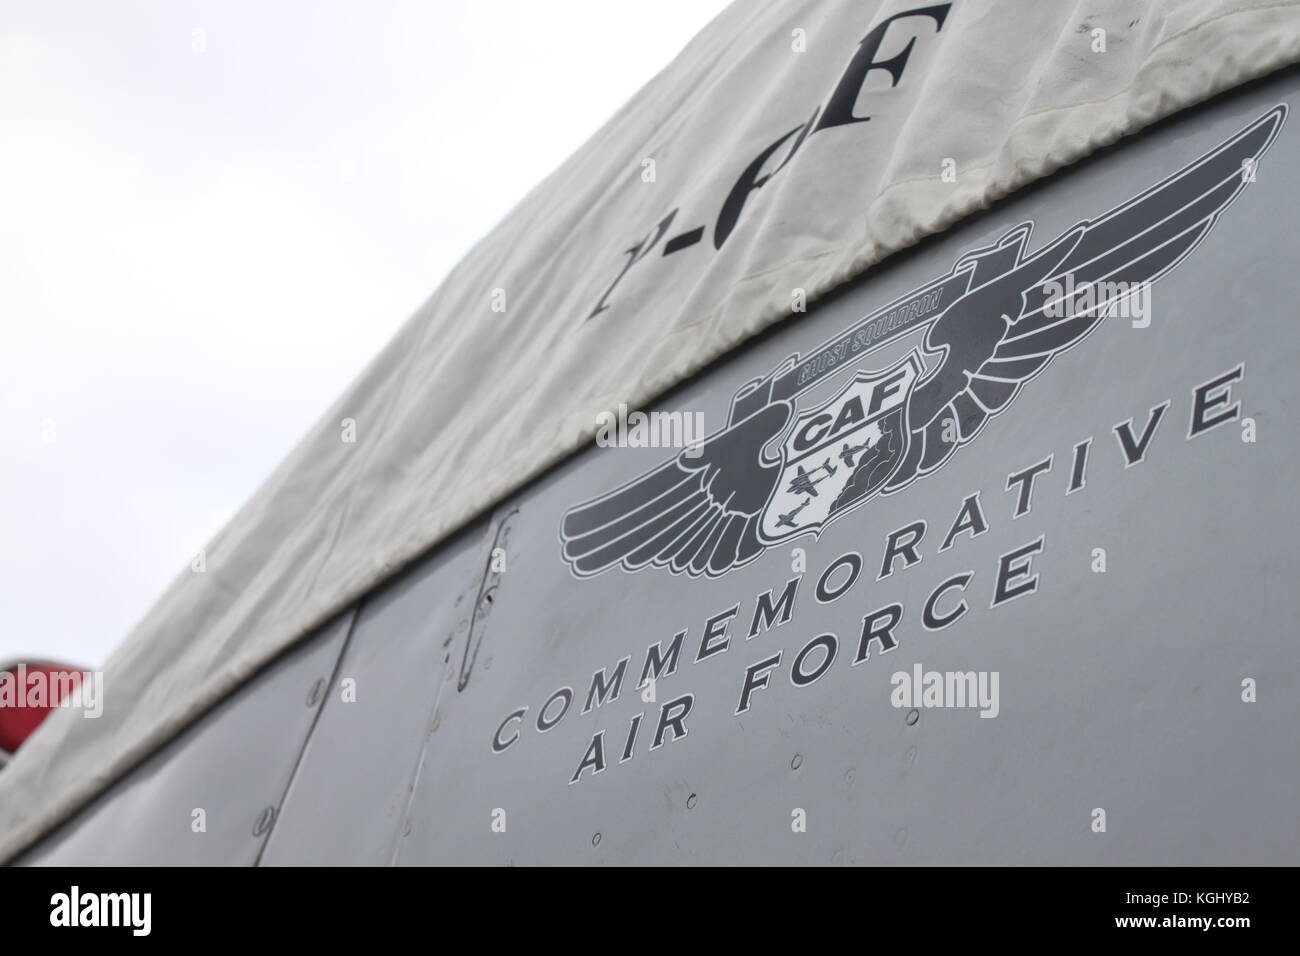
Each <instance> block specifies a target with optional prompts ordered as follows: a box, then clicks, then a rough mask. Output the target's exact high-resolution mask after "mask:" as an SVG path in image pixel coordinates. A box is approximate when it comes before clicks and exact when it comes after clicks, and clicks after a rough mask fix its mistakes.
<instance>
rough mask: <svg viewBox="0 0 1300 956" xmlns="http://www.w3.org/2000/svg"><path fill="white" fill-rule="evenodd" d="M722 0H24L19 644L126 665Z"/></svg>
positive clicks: (3, 104)
mask: <svg viewBox="0 0 1300 956" xmlns="http://www.w3.org/2000/svg"><path fill="white" fill-rule="evenodd" d="M725 5H726V4H725V3H724V2H721V0H657V2H656V3H655V4H653V5H646V4H643V3H640V2H637V0H552V2H545V3H543V2H537V0H531V2H530V0H461V2H451V0H423V2H414V0H329V2H322V0H311V2H306V0H303V2H288V0H255V2H254V0H220V2H217V0H213V2H195V0H152V2H135V0H113V2H111V3H107V2H102V0H80V2H75V3H72V2H62V0H40V2H30V0H29V2H21V3H18V2H12V0H0V329H2V330H3V337H2V338H0V661H3V660H6V659H11V658H16V657H33V656H35V657H53V658H57V659H63V660H68V661H70V662H73V663H80V664H90V665H97V664H100V663H102V661H103V660H104V658H105V657H106V656H107V654H108V652H109V651H110V650H111V649H112V647H113V646H114V645H115V644H116V643H117V642H118V641H120V640H121V639H122V638H123V637H124V636H125V635H126V633H127V632H128V631H129V630H130V628H131V627H132V626H133V625H134V624H135V623H136V621H138V620H139V619H140V617H141V616H142V615H143V614H144V613H145V611H147V610H148V608H149V606H150V605H151V604H152V603H153V601H154V599H155V598H157V597H158V595H159V594H160V593H161V592H162V590H163V588H164V587H165V586H166V585H167V584H168V583H169V582H170V580H171V579H172V578H173V577H174V576H175V575H176V574H177V573H178V572H179V571H180V570H181V569H182V568H183V567H184V566H185V565H186V564H188V563H189V561H190V560H191V558H192V556H193V555H194V554H195V552H196V551H197V550H198V549H199V548H201V547H202V546H203V545H204V543H205V542H206V541H207V540H208V539H209V538H210V537H211V536H212V535H213V534H214V533H215V532H216V531H217V529H218V528H220V527H221V525H222V524H224V523H225V521H226V519H227V518H229V517H230V516H231V515H232V514H233V513H234V511H235V510H236V509H237V508H238V507H239V506H240V505H241V504H242V503H243V501H244V500H245V499H246V498H247V497H248V496H249V495H250V494H251V493H252V492H253V490H254V489H255V488H256V487H257V485H258V484H259V483H260V482H261V481H262V479H263V478H265V477H266V475H267V474H268V473H269V472H270V471H271V469H272V468H273V467H274V466H275V465H276V464H277V463H278V462H279V460H280V459H281V458H282V457H283V456H284V455H285V454H286V453H287V452H288V451H289V449H290V448H291V447H292V445H293V444H294V442H295V441H296V440H297V439H298V438H299V437H300V436H301V435H302V434H303V433H304V432H305V431H306V430H307V428H308V427H309V426H310V425H311V424H312V423H313V422H314V420H315V419H316V418H317V417H319V415H320V414H321V413H323V412H324V410H325V409H326V407H327V406H328V405H329V404H330V402H331V401H332V400H333V399H334V398H335V397H336V396H337V395H338V394H339V393H340V392H341V391H342V390H343V388H344V387H345V386H346V385H347V383H348V382H349V381H350V380H351V379H352V378H353V376H354V375H356V374H357V373H358V372H360V370H361V369H362V367H363V366H364V365H365V364H366V361H367V360H368V359H369V358H370V357H371V356H372V355H373V354H374V353H375V352H377V351H378V350H379V348H380V347H381V346H382V345H383V344H384V342H385V341H386V340H387V339H388V338H389V337H390V336H391V334H392V333H393V332H394V331H395V330H396V329H397V327H398V325H399V324H400V323H401V322H402V320H404V319H405V318H406V317H407V315H408V314H409V313H410V312H411V311H412V310H414V308H415V307H416V306H417V305H418V304H419V303H420V302H421V301H422V300H423V299H424V298H425V297H426V296H427V295H428V294H429V293H430V292H432V291H433V289H434V287H435V286H436V285H437V284H438V282H439V281H440V280H441V279H442V278H443V276H444V275H446V273H447V272H448V271H449V270H450V269H451V267H452V266H453V265H455V263H456V262H457V261H458V260H459V259H460V257H461V256H462V255H463V254H464V253H465V252H466V251H467V250H468V249H469V247H470V246H471V245H472V244H473V243H474V241H475V240H477V239H478V238H479V237H480V236H481V235H482V234H483V233H485V232H486V231H487V230H489V229H490V228H491V227H492V225H493V224H495V223H496V222H497V220H499V219H500V218H501V217H502V216H503V215H504V214H505V213H506V212H507V211H508V210H509V209H510V207H511V206H513V205H514V203H515V202H516V201H517V200H519V199H520V198H522V196H523V195H524V193H525V192H527V190H528V189H529V188H530V187H532V186H533V185H534V184H535V183H536V182H537V181H538V180H540V179H541V178H542V177H543V176H545V175H546V174H547V173H548V172H550V171H551V170H552V169H553V168H555V167H556V166H558V165H559V164H560V163H562V162H563V160H564V159H565V157H566V156H567V155H568V154H569V153H571V152H572V151H573V150H574V149H576V148H577V147H578V145H579V144H580V143H581V142H582V141H583V140H584V139H586V137H587V136H588V135H590V134H591V133H592V132H594V131H595V129H596V128H597V127H598V126H599V125H600V124H601V123H602V122H603V121H604V120H605V119H606V118H607V117H608V116H609V115H610V114H612V113H613V112H614V110H615V109H617V108H618V106H620V105H621V104H622V103H623V101H625V100H626V99H627V98H628V97H630V96H631V95H632V94H633V93H634V92H635V91H636V90H637V89H638V88H639V87H640V86H641V85H642V84H643V83H644V82H645V81H647V80H648V79H650V77H651V76H653V75H654V73H656V72H657V71H658V70H659V69H661V68H662V67H663V66H665V65H666V64H667V63H668V62H669V60H671V59H672V57H673V56H674V55H675V54H676V53H677V52H678V50H680V49H681V48H682V47H683V46H684V45H685V44H686V42H687V41H688V40H689V39H690V38H691V37H692V36H693V35H694V34H695V33H696V32H698V31H699V29H700V28H701V27H703V26H704V24H705V23H707V22H708V21H709V20H710V19H711V18H712V17H713V16H714V15H715V14H716V13H717V12H718V11H719V10H721V9H722V8H723V7H724V6H725Z"/></svg>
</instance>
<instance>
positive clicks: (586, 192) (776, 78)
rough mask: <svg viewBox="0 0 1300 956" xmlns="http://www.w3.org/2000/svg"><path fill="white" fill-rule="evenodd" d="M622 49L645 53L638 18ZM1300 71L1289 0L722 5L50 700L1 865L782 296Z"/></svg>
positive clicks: (2, 843)
mask: <svg viewBox="0 0 1300 956" xmlns="http://www.w3.org/2000/svg"><path fill="white" fill-rule="evenodd" d="M638 15H645V14H644V12H642V13H641V14H638ZM1097 31H1104V35H1103V34H1101V33H1098V32H1097ZM864 38H865V39H864ZM1102 41H1104V51H1103V50H1102V49H1100V46H1101V43H1102ZM609 42H616V43H635V42H636V37H635V23H634V19H631V18H630V19H629V33H628V35H627V36H624V37H617V38H615V37H611V38H610V41H609ZM1297 59H1300V0H1088V2H1087V3H1082V2H1073V0H996V2H994V0H952V2H942V0H933V2H926V0H856V2H852V3H847V2H830V0H800V2H791V0H780V2H777V0H763V2H751V0H740V2H737V3H735V4H733V5H732V6H731V7H730V8H728V9H727V10H726V11H725V12H724V13H722V14H721V15H720V16H719V17H718V18H717V19H715V20H714V21H713V22H712V23H710V24H709V26H708V27H707V28H706V29H705V30H704V31H703V32H702V33H701V34H700V35H699V36H698V37H696V38H695V39H694V40H693V41H692V42H691V43H690V44H689V45H688V46H687V47H686V49H685V50H683V51H682V52H681V54H680V55H679V56H678V57H677V58H676V59H675V60H674V61H673V62H672V63H671V64H670V65H669V66H668V67H667V68H666V69H665V70H664V71H663V72H661V73H660V74H659V75H658V76H656V77H654V78H653V79H652V80H651V81H650V82H649V83H648V84H647V85H646V86H645V87H644V88H643V89H642V90H641V91H640V92H639V93H638V94H637V95H636V96H635V97H633V98H632V100H631V102H629V103H628V104H627V105H626V106H624V107H623V108H622V109H621V110H620V111H619V112H618V113H617V114H616V115H615V116H613V117H612V118H611V119H610V120H609V121H608V122H607V123H605V125H604V126H603V127H601V128H600V130H599V131H597V132H596V133H595V135H593V136H592V137H591V139H590V140H588V141H587V142H586V143H585V144H584V145H583V146H582V147H581V148H580V149H579V150H578V151H577V152H576V153H574V154H573V156H572V157H570V158H569V160H568V161H567V162H566V163H564V165H563V166H562V167H561V168H560V169H558V170H556V171H555V172H554V173H552V174H551V175H550V176H549V177H547V178H546V179H545V180H544V181H543V182H542V183H541V184H540V185H539V186H537V187H536V188H535V189H533V191H532V192H531V193H529V195H528V196H527V197H526V198H524V200H523V201H522V202H520V203H519V205H518V206H517V207H516V208H515V209H514V210H513V212H512V213H511V214H510V215H509V216H507V217H506V218H505V220H504V221H502V222H501V224H500V225H499V226H497V228H496V229H495V230H493V231H492V233H491V234H489V235H488V236H487V237H486V238H484V239H483V240H482V241H480V242H479V243H478V244H477V245H476V246H475V247H474V248H473V249H472V250H471V251H470V253H469V254H468V255H467V256H466V257H465V259H464V260H463V261H462V262H461V263H460V264H459V265H458V266H457V267H456V269H455V270H453V272H452V273H451V275H450V276H449V277H448V278H447V280H446V281H445V282H444V283H443V284H442V285H441V287H440V288H438V290H437V291H436V292H435V293H434V294H433V295H432V296H431V297H430V298H429V300H428V301H427V302H426V303H425V304H424V305H423V306H422V307H421V308H420V309H419V310H418V311H417V312H416V314H415V315H413V316H412V317H411V318H410V319H409V321H407V322H406V324H405V325H404V326H403V328H402V329H401V331H400V332H399V333H398V335H397V336H396V338H395V339H394V340H393V341H392V342H391V343H390V344H389V345H388V347H387V348H385V349H384V350H383V352H381V353H380V354H379V355H378V356H377V357H376V358H375V359H374V361H373V362H371V364H370V365H369V367H368V368H366V370H365V371H364V372H363V373H362V374H361V376H360V377H359V378H358V379H357V380H356V381H355V382H354V383H353V384H352V386H351V387H350V388H349V389H348V390H347V392H346V393H345V394H344V395H343V396H342V397H341V398H340V399H339V400H338V401H337V402H336V403H335V404H334V405H333V406H332V407H331V408H330V409H329V411H328V412H327V413H326V414H325V415H324V416H323V417H322V419H321V420H320V421H319V423H318V424H317V425H316V426H315V427H314V428H313V429H312V430H311V431H310V432H309V433H308V434H307V435H306V437H304V438H303V439H302V441H301V442H300V443H299V444H298V446H297V447H296V448H294V450H293V451H292V452H291V453H290V454H289V456H288V457H287V458H286V459H285V461H284V462H283V463H282V464H281V465H280V466H279V468H278V469H277V470H276V471H275V473H274V474H273V475H272V476H271V477H270V478H269V479H268V480H267V481H266V483H265V484H264V485H263V486H262V487H261V488H260V489H259V490H258V491H257V493H256V494H255V495H254V496H253V498H252V499H251V500H250V501H249V502H248V503H247V504H246V505H245V506H244V507H243V509H242V510H241V511H240V512H239V513H238V514H237V515H236V516H235V517H234V518H233V519H232V520H231V521H230V523H229V524H228V525H227V526H226V527H225V528H224V529H223V530H222V531H221V533H220V534H218V535H217V537H216V538H215V539H214V540H213V541H211V542H210V543H209V544H208V546H207V548H206V555H207V569H206V573H203V574H193V573H190V572H189V570H188V569H187V570H185V571H183V572H182V573H181V574H180V576H179V577H178V578H177V579H176V580H175V582H173V584H172V585H171V587H170V588H168V590H167V591H166V593H165V594H163V596H162V597H161V598H160V599H159V601H158V602H157V604H156V605H155V606H154V607H153V608H152V610H150V612H149V613H148V614H147V615H146V616H145V618H144V619H143V620H142V621H141V622H140V623H139V625H138V626H137V627H136V628H135V629H134V631H133V632H132V633H131V634H130V635H129V636H128V637H127V638H126V640H125V641H124V642H123V643H122V645H121V646H120V647H119V648H118V650H117V651H116V652H115V653H114V654H113V656H112V658H111V659H110V661H109V662H108V664H107V667H106V674H105V691H106V698H105V712H104V714H103V716H102V717H101V718H99V719H98V720H84V719H81V718H80V716H79V715H78V714H77V713H76V712H74V711H71V710H59V711H56V712H55V713H54V714H52V715H51V717H50V719H49V720H47V721H46V723H45V725H44V726H43V727H42V728H41V729H40V731H39V732H38V733H37V734H35V735H34V736H33V738H32V739H31V740H30V741H29V742H28V743H27V745H26V746H24V748H23V749H22V750H21V751H20V752H19V754H18V755H17V757H16V758H15V760H14V762H13V763H12V764H10V765H9V767H8V768H6V769H5V770H4V772H3V773H0V859H3V858H7V857H10V856H12V855H13V854H14V853H16V852H17V851H19V850H20V849H22V848H23V847H25V846H27V845H29V844H30V843H31V842H33V841H34V840H35V839H37V838H38V837H39V836H40V835H41V834H42V833H44V832H46V831H47V830H48V829H49V828H51V827H52V826H54V825H55V824H57V823H58V822H59V821H61V820H62V819H65V818H66V817H67V816H68V815H69V814H71V813H72V812H73V811H74V810H76V809H77V808H78V807H79V806H81V805H83V804H84V803H85V802H86V801H87V800H89V799H90V798H92V797H93V796H94V795H96V794H97V793H99V792H100V791H101V790H103V789H104V788H105V787H106V786H108V785H109V784H110V783H111V782H112V781H113V780H115V779H116V778H118V777H119V776H121V775H122V774H123V773H124V772H126V771H127V770H129V769H130V768H131V767H132V766H133V765H134V764H135V763H137V762H138V761H139V760H141V759H142V758H143V757H145V756H147V755H148V754H149V753H150V752H152V751H153V750H155V749H156V748H157V747H159V746H160V745H162V744H163V743H165V742H166V741H167V740H169V739H170V738H171V737H173V736H174V735H175V734H176V733H177V732H178V731H179V730H180V729H181V728H183V727H184V726H185V725H187V724H188V723H190V722H191V721H193V720H194V719H195V718H196V717H198V716H199V715H201V714H202V713H203V712H204V711H206V710H207V709H209V708H210V707H211V706H212V705H213V704H214V703H216V702H217V701H219V700H220V699H221V698H222V697H223V696H225V695H227V694H228V693H230V692H231V691H232V690H233V689H234V688H236V687H238V686H239V685H240V684H241V683H243V682H244V681H246V680H247V679H248V678H249V677H250V676H251V675H252V674H254V673H255V672H256V671H257V670H258V669H259V668H261V667H262V666H263V665H265V664H266V663H267V662H268V661H270V660H271V659H272V658H273V657H274V656H275V655H277V654H278V653H279V652H281V651H282V650H283V649H284V648H285V647H287V646H288V645H290V644H292V643H293V642H295V641H297V640H299V639H300V638H302V637H303V636H304V635H306V634H307V633H308V632H309V631H310V630H312V629H313V628H314V627H316V626H317V625H319V624H321V623H322V622H324V621H325V620H327V619H328V618H329V617H330V616H331V615H333V614H334V613H336V612H338V611H340V610H341V609H343V608H345V607H347V606H348V605H349V604H350V603H351V602H353V601H355V600H356V599H357V598H359V597H360V596H361V595H363V594H365V593H366V592H367V591H368V590H369V589H371V588H373V587H375V585H377V584H378V583H380V582H381V581H383V580H385V579H386V578H388V577H389V576H391V575H392V574H393V573H394V572H395V571H397V570H398V569H399V568H401V567H402V566H404V565H405V564H407V563H409V562H410V561H412V560H413V559H414V558H416V557H417V556H419V555H420V554H421V553H422V552H425V551H427V550H428V549H429V548H430V547H431V546H433V545H435V544H437V543H438V542H439V541H440V540H442V539H444V538H445V537H446V536H447V535H448V534H450V533H451V532H453V531H454V530H456V529H457V528H459V527H461V526H463V525H464V524H465V523H466V522H468V521H469V520H471V519H473V518H474V517H476V516H477V515H479V514H481V513H482V512H483V511H484V510H485V509H487V508H490V507H491V506H492V505H493V504H494V503H495V502H498V501H500V500H501V499H502V498H503V497H504V496H506V495H508V494H510V493H511V492H512V491H514V490H516V489H518V488H519V487H520V486H522V485H523V484H525V483H526V482H528V481H529V480H530V479H531V478H533V477H534V476H536V475H538V474H539V473H540V472H541V471H543V470H544V469H546V468H547V467H548V466H550V465H552V464H554V463H555V462H557V461H559V460H560V459H562V458H564V457H565V456H567V455H569V454H571V453H572V452H574V451H575V450H576V449H579V448H581V447H582V446H583V445H584V444H585V443H587V442H588V441H589V440H590V439H591V437H592V435H593V434H594V432H595V430H596V425H597V415H598V413H600V412H601V411H604V410H607V409H614V408H616V407H617V405H618V404H619V403H621V402H625V403H627V404H628V405H629V406H630V407H633V408H636V407H644V405H645V404H646V403H647V402H649V401H650V400H651V399H653V398H654V397H655V396H656V395H658V394H660V393H662V392H663V391H664V390H666V389H668V388H669V387H671V386H672V385H674V384H676V383H677V382H679V381H681V380H682V379H684V378H685V377H687V376H689V375H691V374H692V373H693V372H695V371H697V370H698V369H700V368H701V367H703V366H704V365H705V364H707V363H708V362H710V361H712V360H714V359H716V358H717V357H718V356H720V355H722V354H724V353H726V352H727V351H729V350H731V349H733V348H735V347H736V346H737V345H738V344H739V343H741V342H743V341H744V340H746V339H747V338H749V337H751V336H753V335H754V334H755V333H757V332H759V331H760V330H762V329H763V328H764V327H766V326H768V325H770V324H771V323H773V322H776V321H778V320H780V319H782V318H785V317H788V316H789V314H790V310H791V303H792V296H793V290H795V289H803V290H805V291H806V295H807V298H808V300H809V301H810V302H811V301H813V300H815V299H816V298H817V297H818V296H819V295H821V294H823V293H826V292H827V291H829V290H831V289H833V288H835V287H836V286H837V285H839V284H841V283H843V282H845V281H846V280H848V279H850V278H853V277H855V276H857V275H858V274H860V273H861V272H863V271H864V270H865V269H867V268H869V267H870V266H871V265H872V264H874V263H876V262H879V261H880V260H881V259H882V258H884V257H885V256H888V255H890V254H891V253H893V252H896V251H897V250H899V249H902V248H904V247H906V246H909V245H911V244H913V243H915V242H917V241H918V240H919V239H921V238H922V237H924V236H926V235H928V234H931V233H935V232H938V231H941V230H944V229H946V228H947V227H949V226H950V225H952V224H953V223H954V222H957V221H958V220H960V219H962V218H963V217H965V216H967V215H969V214H971V213H973V212H975V211H977V210H979V209H982V208H984V207H986V206H988V205H989V204H990V203H991V202H992V201H994V200H996V199H998V198H1000V197H1002V196H1004V195H1006V194H1008V193H1010V192H1012V191H1013V190H1016V189H1019V188H1021V187H1022V186H1024V185H1026V184H1027V183H1030V182H1032V181H1034V180H1036V179H1039V178H1040V177H1043V176H1046V175H1048V174H1050V173H1051V172H1053V171H1054V170H1056V169H1058V168H1059V167H1061V166H1063V165H1065V164H1068V163H1071V162H1074V161H1076V160H1078V159H1080V158H1081V157H1083V156H1086V155H1088V154H1089V153H1091V152H1093V151H1095V150H1097V149H1098V148H1100V147H1102V146H1105V145H1107V144H1109V143H1111V142H1113V141H1115V140H1116V139H1118V138H1120V137H1122V136H1125V135H1128V134H1131V133H1133V132H1135V131H1137V130H1140V129H1142V128H1143V127H1144V126H1147V125H1148V124H1150V123H1152V122H1154V121H1156V120H1159V119H1161V118H1163V117H1165V116H1168V115H1169V114H1171V113H1174V112H1176V111H1178V110H1181V109H1184V108H1186V107H1188V106H1190V105H1192V104H1195V103H1197V102H1199V101H1201V100H1204V99H1206V98H1207V97H1210V96H1212V95H1214V94H1216V93H1219V92H1221V91H1223V90H1226V89H1229V88H1231V87H1234V86H1236V85H1238V84H1241V83H1243V82H1245V81H1247V80H1250V79H1253V78H1255V77H1258V76H1261V75H1263V74H1265V73H1268V72H1270V71H1273V70H1276V69H1278V68H1280V67H1283V66H1286V65H1288V64H1290V63H1293V62H1295V61H1296V60H1297ZM868 118H869V119H868ZM524 146H525V144H521V148H524ZM945 160H952V163H951V164H947V166H945V162H944V161H945ZM651 161H652V164H651ZM945 168H947V169H950V170H952V171H953V172H955V181H950V180H952V178H953V177H951V176H948V177H945V176H944V171H945ZM697 230H698V231H697ZM629 250H631V251H629ZM503 304H504V311H497V310H494V306H495V307H496V309H500V308H501V307H502V305H503ZM303 347H304V348H310V344H309V343H304V346H303ZM344 419H352V420H353V421H354V422H355V429H356V440H355V442H345V441H342V440H340V438H341V431H342V425H341V423H342V422H343V420H344ZM467 474H472V475H474V476H475V480H474V481H472V482H466V481H465V480H464V476H465V475H467Z"/></svg>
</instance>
